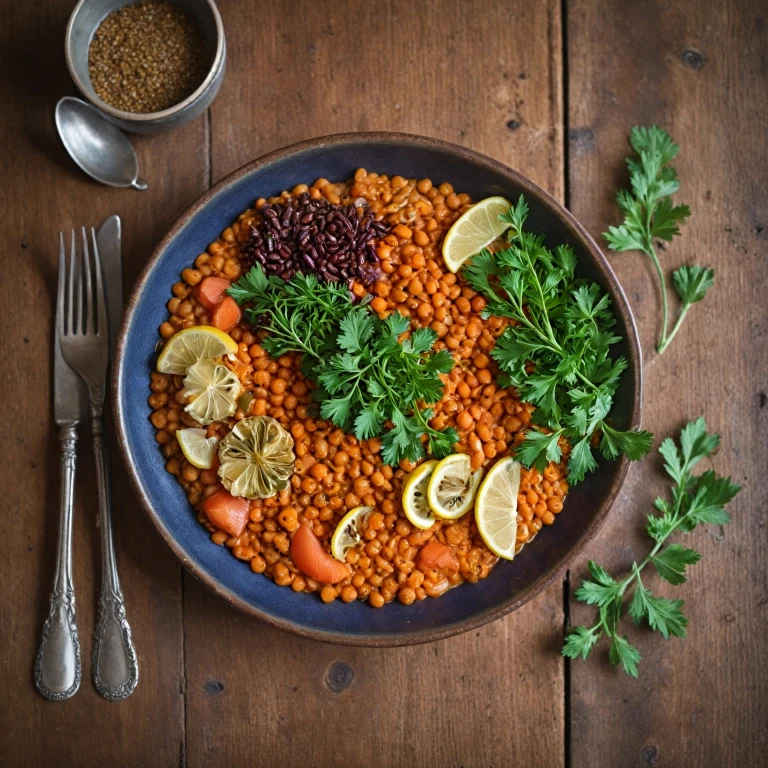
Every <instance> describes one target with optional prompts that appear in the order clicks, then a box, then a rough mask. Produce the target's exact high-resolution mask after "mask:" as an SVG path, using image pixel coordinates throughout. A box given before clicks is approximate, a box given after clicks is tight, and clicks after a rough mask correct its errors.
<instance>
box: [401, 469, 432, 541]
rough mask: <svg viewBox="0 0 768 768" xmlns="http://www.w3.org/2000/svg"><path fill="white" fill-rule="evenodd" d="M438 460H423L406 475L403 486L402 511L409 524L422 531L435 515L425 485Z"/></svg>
mask: <svg viewBox="0 0 768 768" xmlns="http://www.w3.org/2000/svg"><path fill="white" fill-rule="evenodd" d="M437 465H438V462H437V461H436V460H435V459H432V460H431V461H425V462H424V463H423V464H420V465H419V466H418V467H416V469H414V470H413V472H411V474H410V475H408V479H407V480H406V481H405V486H404V487H403V511H404V512H405V516H406V517H407V518H408V522H410V523H411V525H415V526H416V527H417V528H420V529H421V530H422V531H425V530H427V528H431V527H432V525H433V523H434V522H435V516H434V515H433V514H432V510H431V508H430V506H429V501H428V500H427V486H428V485H429V478H430V477H432V473H433V472H434V470H435V467H436V466H437Z"/></svg>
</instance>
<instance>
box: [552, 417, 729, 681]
mask: <svg viewBox="0 0 768 768" xmlns="http://www.w3.org/2000/svg"><path fill="white" fill-rule="evenodd" d="M719 444H720V437H719V435H715V434H709V433H707V425H706V422H705V421H704V419H703V418H700V419H697V420H696V421H694V422H691V423H689V424H688V425H687V426H685V427H684V428H683V430H682V432H681V433H680V447H679V448H678V446H677V445H675V443H674V441H673V440H672V439H671V438H669V437H668V438H667V439H666V440H664V442H663V443H662V444H661V447H660V448H659V452H660V453H661V455H662V456H663V457H664V459H665V464H664V468H665V470H666V471H667V474H668V475H669V476H670V477H671V478H672V480H673V481H674V485H673V487H672V493H671V499H670V500H666V499H661V498H657V499H656V501H655V502H654V505H655V507H656V509H657V510H658V511H659V512H660V513H661V514H660V515H655V514H651V515H649V516H648V523H647V525H646V531H647V533H648V535H649V536H650V537H651V538H652V539H653V541H654V542H655V544H654V546H653V548H652V549H651V551H650V553H649V554H648V556H647V557H646V558H645V559H644V560H643V561H642V562H641V563H639V564H638V563H637V562H634V563H632V568H631V572H630V573H629V575H628V576H626V577H625V578H624V579H623V580H621V581H616V580H615V579H614V578H613V577H612V576H610V575H609V574H608V573H607V571H606V570H605V569H604V568H602V567H601V566H599V565H597V564H596V563H594V562H592V561H590V562H589V572H590V574H591V576H592V578H591V579H588V580H584V581H582V583H581V587H579V589H577V590H576V599H577V600H581V601H582V602H585V603H588V604H589V605H596V606H597V607H598V608H599V620H598V622H597V623H596V624H595V625H594V626H592V627H573V628H571V630H570V633H569V634H568V636H567V638H566V640H565V644H564V646H563V655H564V656H568V657H569V658H571V659H576V658H578V657H579V656H581V657H582V658H586V657H587V656H588V655H589V653H590V651H592V649H593V648H594V647H595V645H596V644H597V642H598V640H600V638H601V637H602V636H603V634H605V635H606V637H607V638H608V639H609V640H610V643H611V644H610V649H609V653H608V658H609V660H610V662H611V663H612V664H613V665H614V666H618V665H621V666H622V668H623V669H624V671H625V672H626V673H627V674H628V675H631V676H632V677H637V673H638V670H637V665H638V663H639V662H640V652H639V651H638V650H637V648H635V647H634V646H632V645H631V644H630V642H629V640H628V639H627V636H626V635H621V634H619V624H620V623H621V620H622V616H623V613H624V610H625V609H626V610H627V611H628V612H629V615H630V616H631V617H632V619H633V621H634V623H635V624H640V623H641V622H643V621H645V622H646V623H647V624H648V626H650V628H651V629H653V630H655V631H656V632H659V633H660V634H661V635H663V637H664V638H669V637H670V636H671V635H674V636H675V637H681V638H682V637H685V635H686V627H687V626H688V619H687V618H686V617H685V615H684V614H683V612H682V607H683V601H682V600H670V599H668V598H665V597H660V596H657V595H654V594H653V592H651V590H650V589H648V588H647V587H646V585H645V584H644V582H643V580H642V577H641V575H640V574H641V572H642V570H643V569H644V568H645V567H646V566H647V565H650V564H653V565H654V567H655V568H656V572H657V573H658V575H659V576H660V577H661V578H662V579H664V580H665V581H667V582H669V583H670V584H672V585H675V586H676V585H679V584H682V583H684V582H685V580H686V568H687V567H688V566H689V565H694V564H695V563H697V562H698V561H699V559H700V555H699V553H698V552H696V551H695V550H693V549H686V548H684V547H682V546H681V545H680V544H677V543H675V544H668V545H666V546H665V544H666V541H667V539H668V538H669V537H670V536H671V535H672V534H673V533H675V531H682V532H684V533H690V532H691V531H692V530H693V529H694V528H696V526H697V525H699V524H701V523H710V524H712V525H725V524H726V523H728V522H729V521H730V519H731V516H730V515H729V514H728V513H727V512H726V511H725V509H724V507H725V505H726V504H728V502H730V501H731V500H732V499H733V497H734V496H735V495H736V494H737V493H738V492H739V491H740V490H741V488H740V487H739V486H738V485H734V484H733V483H732V482H731V479H730V477H727V478H725V477H718V476H717V475H716V474H715V473H714V472H713V471H712V470H707V471H706V472H703V473H702V474H701V475H698V476H694V475H692V474H691V470H692V469H693V467H694V466H695V465H696V464H698V463H699V462H700V461H701V460H702V459H704V458H706V457H708V456H710V455H711V454H712V453H713V452H714V451H715V450H716V449H717V447H718V445H719ZM632 587H634V593H633V594H632V599H631V600H630V601H629V603H628V605H627V603H626V602H625V598H626V597H627V596H628V594H629V591H630V590H631V588H632Z"/></svg>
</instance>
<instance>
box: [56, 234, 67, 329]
mask: <svg viewBox="0 0 768 768" xmlns="http://www.w3.org/2000/svg"><path fill="white" fill-rule="evenodd" d="M65 254H66V250H65V248H64V233H63V232H59V280H58V284H57V286H56V336H57V338H58V337H59V336H63V335H64V334H65V333H66V328H65V327H64V306H65V304H66V299H65V296H66V283H67V258H66V255H65Z"/></svg>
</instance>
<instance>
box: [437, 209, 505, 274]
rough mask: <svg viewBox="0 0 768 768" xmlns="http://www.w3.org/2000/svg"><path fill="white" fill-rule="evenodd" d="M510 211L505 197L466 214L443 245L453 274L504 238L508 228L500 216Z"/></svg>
mask: <svg viewBox="0 0 768 768" xmlns="http://www.w3.org/2000/svg"><path fill="white" fill-rule="evenodd" d="M511 207H512V203H510V202H509V200H507V199H506V198H505V197H486V198H485V200H481V201H480V202H479V203H475V204H474V205H473V206H472V207H471V208H468V209H467V210H466V211H464V213H462V214H461V216H459V218H458V219H456V221H455V222H454V224H453V226H452V227H451V228H450V229H449V230H448V234H447V235H446V236H445V240H444V241H443V260H444V261H445V266H446V267H448V269H450V270H451V272H458V271H459V269H460V268H461V265H462V264H463V263H464V262H465V261H466V260H467V259H468V258H470V257H471V256H474V255H475V254H476V253H479V252H480V251H481V250H482V249H483V248H485V247H486V246H488V245H490V244H491V243H492V242H493V241H494V240H496V238H498V237H501V235H502V234H503V233H504V232H505V230H507V229H509V224H505V223H504V222H503V221H500V220H499V214H501V213H506V212H507V211H508V210H509V209H510V208H511Z"/></svg>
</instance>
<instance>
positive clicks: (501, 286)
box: [464, 196, 653, 485]
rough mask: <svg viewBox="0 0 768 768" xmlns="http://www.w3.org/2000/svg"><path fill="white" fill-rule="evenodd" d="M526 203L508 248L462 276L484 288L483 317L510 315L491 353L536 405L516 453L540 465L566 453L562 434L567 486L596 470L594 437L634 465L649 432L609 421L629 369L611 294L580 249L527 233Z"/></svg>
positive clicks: (508, 380)
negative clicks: (590, 278)
mask: <svg viewBox="0 0 768 768" xmlns="http://www.w3.org/2000/svg"><path fill="white" fill-rule="evenodd" d="M527 216H528V206H527V204H526V203H525V200H524V199H523V197H522V196H521V197H520V200H519V202H518V203H517V205H516V206H514V207H513V208H510V210H509V212H508V213H507V214H506V215H505V216H503V217H502V218H503V219H504V220H505V221H506V222H507V223H508V224H509V225H510V229H509V230H508V235H507V238H508V240H509V243H508V246H507V247H506V248H504V249H502V250H500V251H498V252H497V253H491V252H490V251H488V250H483V251H482V252H481V253H480V254H478V255H477V256H475V257H473V259H472V262H471V263H470V265H469V266H468V267H467V268H466V269H465V270H464V276H465V278H466V279H467V281H468V282H469V284H470V285H471V286H472V288H474V289H475V290H476V291H478V292H480V293H482V294H483V295H484V296H485V298H486V300H487V306H486V309H485V310H484V314H485V315H486V316H487V315H496V316H499V317H508V318H510V319H512V320H513V321H515V323H516V324H515V325H513V326H510V327H509V328H507V330H505V331H504V333H503V334H502V336H501V337H500V338H499V340H498V341H497V342H496V345H495V347H494V349H493V350H492V352H491V355H492V356H493V358H494V359H495V360H496V361H497V362H498V364H499V368H500V369H501V370H502V372H503V375H502V376H501V377H500V378H499V380H498V383H499V385H500V386H514V387H516V388H517V390H518V391H519V393H520V397H521V399H522V400H523V401H525V402H529V403H532V404H534V405H535V406H536V411H535V412H534V421H535V423H536V424H537V425H539V426H540V427H543V428H544V429H543V430H541V431H537V430H535V429H533V430H530V431H529V432H528V433H527V435H526V438H525V440H524V441H523V443H522V444H521V445H520V446H519V448H518V450H517V453H516V456H517V458H518V459H519V460H520V461H521V462H522V463H523V464H525V466H527V467H531V466H533V467H536V468H537V469H539V470H543V469H544V468H545V467H546V465H547V463H548V462H550V461H555V462H557V461H560V459H561V457H562V451H561V444H560V439H561V438H567V439H568V440H569V441H570V442H571V444H572V446H573V447H572V449H571V453H570V457H569V459H568V482H569V483H571V484H572V485H573V484H575V483H578V482H581V481H582V480H583V479H584V477H585V476H586V475H587V474H588V473H589V472H591V471H593V470H594V469H595V468H596V467H597V462H596V460H595V457H594V454H593V447H594V444H595V440H596V439H597V438H598V436H600V438H599V444H598V445H599V450H600V452H601V453H602V454H603V455H604V456H605V457H606V458H609V459H615V458H617V457H618V456H620V455H621V454H625V455H626V456H627V457H628V458H629V459H631V460H632V461H636V460H637V459H640V458H641V457H642V456H644V455H645V454H647V453H648V452H649V451H650V449H651V441H652V437H653V436H652V435H651V434H650V433H649V432H645V431H633V430H629V431H622V430H618V429H615V428H614V427H613V426H611V424H610V423H609V414H610V411H611V407H612V405H613V396H614V394H615V392H616V389H617V388H618V385H619V380H620V377H621V374H622V373H623V371H624V370H625V369H626V367H627V361H626V360H625V359H624V358H623V357H618V358H615V359H614V358H612V357H611V356H610V348H611V346H612V345H613V344H616V343H617V342H619V341H620V340H621V337H620V336H618V335H616V334H615V333H614V332H613V330H612V329H613V326H614V325H615V323H616V321H615V318H614V316H613V313H612V312H611V310H610V299H609V297H608V295H607V294H606V293H604V292H603V291H602V289H601V288H600V286H598V285H597V284H596V283H587V282H585V281H584V280H581V279H577V278H576V277H575V269H576V263H577V260H576V254H575V253H574V252H573V249H572V248H570V247H569V246H567V245H561V246H559V247H557V248H556V249H555V250H554V251H552V250H549V249H548V248H546V247H545V246H544V238H543V237H542V236H540V235H535V234H533V233H531V232H527V231H526V230H525V221H526V218H527Z"/></svg>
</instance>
